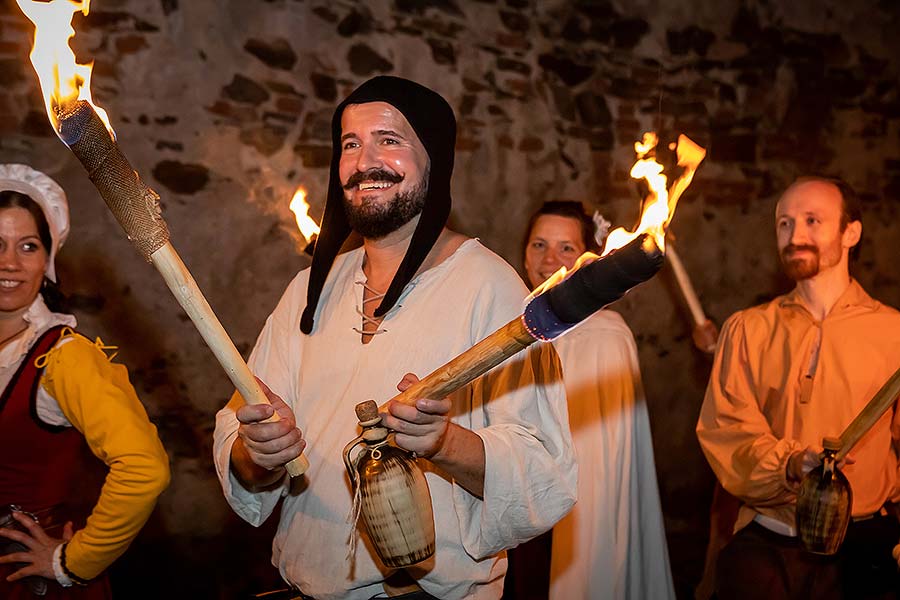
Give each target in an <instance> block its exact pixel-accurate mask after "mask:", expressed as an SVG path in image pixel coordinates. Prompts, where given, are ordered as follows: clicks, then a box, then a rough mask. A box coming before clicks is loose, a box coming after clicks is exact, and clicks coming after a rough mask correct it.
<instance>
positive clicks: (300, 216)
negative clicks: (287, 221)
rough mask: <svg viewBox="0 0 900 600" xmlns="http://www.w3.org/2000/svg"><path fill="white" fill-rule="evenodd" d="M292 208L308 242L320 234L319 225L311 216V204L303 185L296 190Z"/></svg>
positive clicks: (302, 233)
mask: <svg viewBox="0 0 900 600" xmlns="http://www.w3.org/2000/svg"><path fill="white" fill-rule="evenodd" d="M290 209H291V211H292V212H293V213H294V216H295V217H296V218H297V228H298V229H299V230H300V233H301V235H303V237H305V238H306V241H307V242H309V241H311V240H312V237H313V236H317V235H319V226H318V225H317V224H316V222H315V221H313V219H312V217H310V216H309V204H308V203H307V202H306V189H305V188H304V187H303V186H300V187H298V188H297V191H296V192H294V197H293V198H291V204H290Z"/></svg>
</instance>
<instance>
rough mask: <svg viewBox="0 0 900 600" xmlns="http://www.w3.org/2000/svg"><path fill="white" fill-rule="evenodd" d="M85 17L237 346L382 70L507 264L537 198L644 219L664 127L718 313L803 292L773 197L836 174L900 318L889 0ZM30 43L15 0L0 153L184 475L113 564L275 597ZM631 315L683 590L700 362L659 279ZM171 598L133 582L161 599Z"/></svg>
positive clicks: (863, 274)
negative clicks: (347, 109) (435, 99)
mask: <svg viewBox="0 0 900 600" xmlns="http://www.w3.org/2000/svg"><path fill="white" fill-rule="evenodd" d="M91 8H92V11H91V14H90V15H89V16H88V17H82V16H80V15H79V17H78V18H76V29H77V31H78V35H77V36H76V37H75V39H74V42H73V47H74V48H76V51H77V54H78V55H79V57H80V58H82V59H83V60H85V61H87V60H89V59H93V60H95V61H96V66H95V69H94V84H93V88H94V97H95V99H96V100H97V102H98V103H99V104H100V105H102V106H104V107H105V108H107V109H108V111H109V113H110V116H111V118H112V122H113V124H114V126H115V128H116V131H117V134H118V139H119V141H120V145H121V146H122V148H123V150H124V151H125V153H126V154H127V155H128V156H129V158H130V160H131V161H132V163H133V164H134V166H135V168H136V169H137V170H138V171H139V172H140V173H142V175H143V177H144V178H145V179H146V180H147V182H148V183H150V184H151V185H152V186H153V187H155V188H156V189H157V190H158V191H159V192H160V194H161V196H162V198H163V205H164V210H165V217H166V219H167V221H168V223H169V226H170V228H171V230H172V240H173V242H174V244H175V246H176V248H178V250H179V251H180V252H181V254H182V256H183V258H184V260H185V262H186V263H187V264H188V266H189V267H190V268H191V270H192V271H193V273H194V275H195V277H196V278H197V280H198V283H199V284H200V286H201V288H202V289H203V290H204V291H205V292H206V294H207V296H208V299H209V301H210V303H211V304H212V306H213V307H214V308H215V309H216V311H217V313H218V314H219V317H220V319H221V320H222V322H223V324H224V325H225V327H226V329H228V331H229V332H230V333H231V335H232V337H233V339H234V341H235V343H236V344H237V346H238V348H239V349H240V350H241V351H242V352H244V353H245V354H246V353H247V352H249V349H250V348H251V347H252V344H253V342H254V340H255V336H256V334H257V332H258V331H259V329H260V328H261V326H262V323H263V321H264V320H265V317H266V316H267V314H268V313H269V312H270V311H271V309H272V308H273V307H274V304H275V302H276V301H277V299H278V297H279V295H280V293H281V291H282V290H283V288H284V286H285V285H286V284H287V282H288V281H289V280H290V279H291V277H292V276H293V274H294V273H295V272H296V271H297V270H299V269H302V268H304V267H306V266H307V265H308V263H309V260H308V257H307V256H306V255H304V254H303V253H302V249H303V247H304V245H305V244H304V242H303V240H302V238H301V237H300V236H299V234H298V233H297V232H296V229H295V227H294V224H293V217H292V215H291V213H290V212H289V210H288V202H289V200H290V198H291V195H292V192H293V190H294V188H295V187H296V186H297V185H299V184H303V185H304V186H306V187H307V188H308V189H309V191H310V201H311V203H312V210H311V214H312V215H313V216H314V217H316V218H318V217H320V216H321V213H322V208H323V200H324V192H325V189H326V186H327V165H328V161H329V157H330V142H329V136H330V132H329V122H330V118H331V114H332V111H333V108H334V106H335V104H336V102H337V101H339V99H340V98H342V97H343V96H344V95H345V94H347V93H348V92H349V91H350V90H352V89H353V88H354V87H355V86H356V85H358V84H359V83H360V82H361V81H363V80H365V79H366V78H368V77H370V76H372V75H376V74H379V73H390V74H395V75H400V76H404V77H408V78H412V79H416V80H418V81H420V82H422V83H424V84H426V85H428V86H430V87H432V88H434V89H436V90H437V91H439V92H440V93H441V94H443V95H444V96H445V97H446V98H447V99H448V100H449V101H450V103H451V104H452V105H453V107H454V108H455V110H456V112H457V116H458V119H459V126H460V134H459V140H458V143H457V156H456V172H455V176H454V180H453V194H454V211H453V215H452V217H451V219H452V224H453V226H454V227H455V228H456V229H458V230H460V231H462V232H464V233H466V234H469V235H472V236H477V237H479V238H481V239H482V241H483V242H484V243H485V244H487V245H488V246H489V247H491V248H493V249H495V250H496V251H497V252H499V253H500V254H502V255H503V256H504V257H506V258H507V259H508V260H509V261H510V262H512V263H513V264H514V265H516V266H519V265H520V263H521V257H520V249H521V243H522V239H521V238H522V230H523V228H524V226H525V223H526V221H527V218H528V215H529V214H530V213H531V212H532V211H533V210H534V209H535V208H536V207H537V206H538V205H539V204H540V203H541V202H542V201H544V200H546V199H559V198H566V199H579V200H582V201H583V202H584V203H585V204H586V205H588V206H590V207H591V208H599V209H601V210H602V212H603V213H604V214H605V215H606V216H607V217H608V218H610V219H611V220H612V221H613V222H614V224H616V225H619V224H622V225H626V226H630V225H631V224H632V223H633V222H634V220H635V218H636V216H637V213H638V210H639V204H640V197H639V193H638V187H637V186H636V185H635V184H634V183H633V182H632V181H630V180H629V177H628V171H629V168H630V165H631V163H632V162H633V160H634V154H633V149H632V144H633V142H634V141H635V140H637V139H639V138H640V136H641V133H642V132H643V131H646V130H657V131H659V132H660V135H661V137H662V138H663V140H664V141H669V140H673V139H674V138H675V137H676V136H677V134H678V133H685V134H687V135H689V136H690V137H691V138H693V139H694V140H696V141H697V142H699V143H700V144H702V145H704V146H706V147H707V148H708V149H709V154H708V156H707V159H706V161H705V162H704V163H703V165H702V166H701V168H700V170H699V172H698V174H697V176H696V178H695V182H694V184H693V186H692V187H691V188H690V189H689V190H688V192H687V193H686V194H685V196H684V198H683V201H682V203H681V205H680V207H679V210H678V213H677V215H676V217H675V219H674V222H673V225H672V229H673V231H674V233H675V234H676V235H677V236H678V240H679V242H680V244H679V252H680V255H681V257H682V259H683V261H684V262H685V264H686V266H687V268H688V270H689V271H690V272H691V274H692V275H693V278H694V284H695V286H696V288H697V290H698V292H699V293H700V296H701V298H702V300H703V302H704V305H705V308H706V310H707V311H708V313H709V315H710V317H711V318H712V319H714V320H715V321H716V322H717V323H719V324H721V323H722V321H723V320H724V319H725V318H726V317H727V316H728V315H729V314H730V313H732V312H734V311H735V310H737V309H740V308H742V307H745V306H748V305H750V304H752V303H756V302H759V301H762V300H764V299H766V298H770V297H772V296H773V295H775V294H777V293H780V292H781V291H783V290H785V289H787V287H788V283H787V282H786V281H785V280H784V279H783V278H781V277H780V276H779V274H778V269H777V264H776V260H777V259H776V255H775V252H774V236H773V226H772V212H773V207H774V201H775V199H776V198H777V195H778V193H779V191H780V190H782V189H783V188H784V187H785V186H786V185H787V184H788V183H789V182H790V181H791V180H792V178H793V177H795V176H796V175H798V174H801V173H806V172H810V171H827V172H830V173H834V174H838V175H841V176H843V177H845V178H846V179H847V180H849V181H850V182H851V183H852V184H853V185H854V186H856V187H857V188H858V190H859V191H860V192H861V194H862V196H863V199H864V209H865V242H864V247H863V249H862V256H861V260H860V262H859V263H858V265H857V267H856V274H857V276H858V277H859V279H860V280H861V282H862V283H863V284H864V286H866V287H867V289H869V290H870V291H871V292H872V293H873V294H874V295H875V296H877V297H879V298H880V299H882V300H883V301H886V302H887V303H889V304H892V305H894V306H900V277H898V271H897V268H896V256H897V253H898V245H897V243H896V225H895V224H894V220H895V219H897V218H898V216H900V209H898V204H897V196H898V193H900V97H898V86H897V80H898V59H897V58H896V57H897V56H898V53H900V52H898V51H900V43H898V36H897V35H896V34H895V33H892V31H896V27H897V25H898V21H900V18H898V17H900V14H898V13H900V10H898V8H897V7H896V5H895V3H893V2H890V1H886V0H880V1H878V0H865V1H861V2H855V3H846V2H840V1H838V0H819V1H813V0H798V1H795V2H765V1H762V0H759V1H752V0H743V1H741V0H700V1H695V2H676V3H672V2H665V3H663V2H651V1H649V0H638V1H633V2H623V1H619V0H616V1H604V0H593V1H591V0H582V1H568V2H565V1H562V0H548V1H542V2H536V1H534V0H532V1H528V0H477V1H476V0H470V1H465V0H393V1H388V0H373V1H371V2H351V1H347V0H329V1H320V0H242V1H224V0H191V1H190V2H188V1H185V0H182V1H179V0H160V1H158V2H153V1H149V0H95V1H94V2H93V3H92V7H91ZM31 31H32V29H31V25H30V23H28V22H27V21H26V20H25V19H24V17H23V16H22V15H20V14H19V12H18V9H17V8H16V6H15V3H14V2H12V0H5V3H4V6H3V12H2V13H0V83H2V86H0V161H2V162H26V163H29V164H32V165H33V166H35V167H37V168H40V169H42V170H44V171H46V172H48V173H50V174H51V175H52V176H53V177H55V178H56V179H57V180H58V181H59V182H60V183H61V184H62V185H63V186H64V188H65V189H66V190H67V191H68V193H69V199H70V203H71V208H72V215H73V227H72V235H71V237H70V240H69V242H68V244H67V245H66V248H65V249H64V251H63V252H62V255H61V256H60V259H59V271H60V273H61V278H62V282H63V288H64V290H65V291H66V292H68V293H69V294H70V295H71V297H72V301H73V304H74V307H75V312H76V313H77V315H78V317H79V321H80V324H81V328H82V329H83V330H84V331H85V332H87V333H89V334H93V335H102V336H103V339H104V340H105V341H107V342H108V343H113V344H117V345H119V346H120V347H121V353H120V355H119V357H120V359H119V360H121V361H122V362H123V363H125V364H127V365H128V366H129V368H130V370H131V373H132V380H133V382H134V383H135V385H136V387H137V389H138V391H139V393H140V395H141V397H142V399H143V400H144V402H145V403H146V406H147V409H148V411H149V413H150V415H151V417H152V418H153V420H154V421H155V422H156V423H157V425H158V427H159V430H160V434H161V436H162V438H163V441H164V442H165V445H166V447H167V449H168V452H169V455H170V457H171V459H172V467H173V474H174V477H173V482H172V486H171V487H170V489H169V490H168V491H167V492H166V493H165V495H164V496H163V498H162V501H161V503H160V507H159V509H158V511H157V512H156V513H155V515H154V517H153V520H152V522H151V525H150V526H149V527H148V528H147V530H146V531H145V532H144V533H143V534H142V536H141V538H140V539H139V541H138V542H137V544H136V545H135V548H134V549H133V551H132V552H131V553H130V554H129V555H128V557H127V558H126V559H125V560H124V561H123V563H122V565H121V566H120V567H119V569H120V570H121V572H123V573H126V574H134V573H139V572H141V571H142V570H145V569H146V568H147V565H146V564H143V561H144V560H145V559H149V557H150V556H151V554H153V553H156V554H157V555H158V556H160V557H161V558H159V559H157V560H159V561H162V562H163V563H164V565H159V564H157V565H155V566H156V568H161V567H162V566H165V568H167V569H169V570H170V572H172V573H174V576H173V577H175V578H176V579H177V578H179V577H183V578H184V579H185V581H192V583H187V584H186V585H188V588H189V589H191V590H193V592H194V593H198V594H200V595H199V596H194V597H222V598H229V597H235V596H236V595H237V593H238V592H241V591H244V590H247V589H250V588H258V587H262V586H264V585H266V584H267V583H270V582H273V581H274V580H275V575H274V573H273V572H271V570H268V568H267V567H266V564H267V560H268V543H269V540H270V539H271V535H272V531H271V526H267V527H266V529H265V530H263V531H254V530H251V529H250V528H249V526H246V525H244V524H243V523H241V522H239V521H238V520H237V519H236V518H235V517H234V516H233V515H232V514H231V512H230V510H229V509H228V507H227V506H226V505H225V503H224V501H223V500H222V498H221V494H220V492H219V490H218V485H217V483H216V481H215V477H214V474H213V470H212V467H211V462H210V445H211V443H210V437H211V430H212V427H213V415H214V413H215V411H216V410H217V409H218V408H219V407H220V406H222V405H223V404H224V402H225V401H226V399H227V397H228V396H229V394H230V391H231V388H230V385H229V383H228V381H227V379H226V378H225V377H224V376H223V374H222V373H221V371H220V370H219V369H218V368H217V366H216V364H215V362H214V359H213V357H212V355H211V353H210V352H209V351H208V350H207V349H206V348H205V347H204V346H203V344H202V342H201V340H200V338H199V336H198V334H197V333H196V332H195V330H194V329H193V328H192V326H191V325H190V323H189V322H188V321H187V319H186V317H185V316H184V315H183V314H182V313H181V310H180V308H178V307H177V305H176V304H175V302H174V301H173V299H172V298H171V296H170V294H169V292H168V290H166V289H165V286H164V284H163V283H162V281H161V279H160V278H159V276H158V275H157V274H156V273H155V272H154V270H153V268H152V267H151V266H150V265H148V264H146V263H144V262H143V261H142V260H141V259H140V257H139V256H138V255H137V253H136V252H135V251H134V250H133V249H131V248H129V247H128V246H129V244H128V242H127V241H126V240H125V238H124V236H123V234H122V232H121V231H120V229H119V228H118V225H117V224H116V223H115V221H114V219H113V218H112V216H111V215H110V214H109V212H108V211H107V209H106V207H105V206H104V205H103V203H102V202H101V201H100V199H99V197H98V196H97V194H96V192H95V190H94V188H93V187H92V186H91V184H90V182H89V181H88V180H87V178H86V176H85V174H84V173H83V171H82V169H81V167H80V165H79V164H78V163H77V162H76V161H75V160H74V158H73V157H72V156H71V155H70V154H69V152H68V151H67V150H66V149H65V148H64V147H63V145H62V144H61V143H60V142H59V141H58V140H57V138H56V137H55V136H54V134H53V132H52V131H51V129H50V127H49V125H48V124H47V119H46V116H45V114H44V109H43V103H42V101H41V99H40V93H39V90H38V87H37V83H36V78H35V76H34V73H33V71H32V70H31V67H30V65H29V63H28V62H27V54H28V48H29V46H30V36H31ZM892 239H894V241H893V242H891V240H892ZM617 309H618V310H620V311H621V312H622V314H623V315H624V316H625V318H626V320H627V321H628V323H629V324H630V325H631V327H632V329H633V330H634V333H635V336H636V338H637V340H638V343H639V347H640V354H641V361H642V367H643V373H644V381H645V385H646V388H647V393H648V397H649V403H650V411H651V419H652V425H653V428H654V444H655V451H656V457H657V467H658V474H659V482H660V490H661V494H662V499H663V505H664V510H665V515H666V526H667V531H668V535H669V545H670V550H671V551H672V560H673V569H674V571H675V576H676V580H677V582H678V587H679V591H680V592H681V594H682V595H683V596H684V597H688V595H689V594H690V590H691V587H692V586H693V585H694V584H695V583H696V581H697V579H698V577H699V572H700V568H701V566H702V564H701V563H702V552H703V547H704V544H705V538H706V528H707V522H706V506H707V504H708V502H709V495H710V492H711V489H712V483H713V478H712V475H711V474H710V472H709V470H708V467H707V466H706V463H705V461H704V459H703V457H702V455H701V454H700V451H699V448H698V446H697V443H696V438H695V436H694V433H693V428H694V423H695V421H696V417H697V413H698V410H699V406H700V402H701V399H702V394H703V389H704V387H705V383H706V378H707V375H708V370H709V365H710V361H709V358H708V357H707V356H705V355H703V354H701V353H699V352H698V351H696V350H695V349H694V348H693V347H692V344H691V340H690V321H689V316H690V315H689V313H688V312H687V310H686V308H685V307H684V305H683V303H682V300H681V298H680V296H679V294H678V291H677V288H676V287H675V283H674V278H673V277H672V274H671V272H669V270H668V268H667V269H665V270H664V271H663V272H662V273H661V274H660V276H658V277H657V278H656V279H654V280H653V281H651V282H650V283H648V284H646V285H644V286H643V287H641V288H639V289H638V290H635V291H634V292H633V293H632V294H630V295H629V296H628V297H627V298H626V299H625V300H623V301H622V302H620V303H619V304H618V306H617ZM240 560H247V561H249V562H250V563H251V564H253V565H256V567H255V568H251V569H242V568H240V567H239V566H238V565H239V561H240ZM214 565H215V567H214ZM238 573H240V574H238ZM123 577H124V576H123ZM189 578H193V579H189ZM226 582H227V583H226ZM161 585H162V584H161V583H156V582H155V583H154V584H153V585H142V587H141V588H140V589H143V590H144V591H146V592H147V595H148V597H150V596H156V597H159V592H158V589H157V587H156V586H161ZM138 593H139V592H138V591H137V589H135V590H134V591H133V594H138ZM129 597H137V596H136V595H130V596H129ZM169 597H171V596H169Z"/></svg>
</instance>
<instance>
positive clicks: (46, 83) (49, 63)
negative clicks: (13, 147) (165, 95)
mask: <svg viewBox="0 0 900 600" xmlns="http://www.w3.org/2000/svg"><path fill="white" fill-rule="evenodd" d="M16 3H17V4H18V5H19V8H20V9H21V10H22V12H23V13H24V14H25V16H26V17H28V19H29V20H30V21H31V22H32V23H34V45H33V46H32V48H31V55H30V56H31V64H32V65H34V70H35V71H36V72H37V76H38V79H39V80H40V82H41V92H42V93H43V95H44V104H45V105H46V108H47V116H48V117H49V118H50V123H51V124H52V125H53V129H55V130H56V131H57V133H58V132H59V117H58V116H57V115H58V114H59V113H60V112H61V111H63V110H65V107H67V106H69V105H71V104H74V103H75V102H77V101H79V100H84V101H86V102H88V103H89V104H90V105H91V106H93V107H94V110H95V111H96V112H97V115H98V116H99V117H100V119H102V120H103V123H104V124H105V125H106V129H107V130H109V134H110V135H111V136H112V137H113V139H115V137H116V134H115V132H114V131H113V129H112V126H111V125H110V124H109V117H108V116H107V114H106V111H104V110H103V109H102V108H100V107H99V106H97V105H96V104H94V102H93V100H92V99H91V70H92V69H93V67H94V63H93V62H91V63H90V64H87V65H79V64H78V63H77V62H76V60H75V53H74V52H73V51H72V48H71V47H70V46H69V40H70V39H72V37H74V36H75V29H74V28H73V27H72V18H73V17H74V16H75V13H76V12H78V11H81V13H82V14H83V15H87V14H88V12H89V10H90V4H91V3H90V0H80V1H78V0H51V1H50V2H38V1H36V0H16Z"/></svg>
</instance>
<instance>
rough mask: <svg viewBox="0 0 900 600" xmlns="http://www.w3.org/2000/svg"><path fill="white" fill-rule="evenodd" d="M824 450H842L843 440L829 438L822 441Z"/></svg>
mask: <svg viewBox="0 0 900 600" xmlns="http://www.w3.org/2000/svg"><path fill="white" fill-rule="evenodd" d="M822 449H823V450H829V451H831V452H837V451H839V450H840V449H841V438H839V437H827V438H823V439H822Z"/></svg>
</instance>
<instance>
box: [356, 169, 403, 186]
mask: <svg viewBox="0 0 900 600" xmlns="http://www.w3.org/2000/svg"><path fill="white" fill-rule="evenodd" d="M363 181H387V182H388V183H400V182H401V181H403V176H402V175H399V174H397V173H391V172H390V171H385V170H384V169H369V170H368V171H365V172H361V171H357V172H356V173H354V174H353V175H351V176H350V178H349V179H348V180H347V183H345V184H344V189H345V190H350V189H352V188H355V187H356V186H358V185H359V184H360V183H362V182H363Z"/></svg>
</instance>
